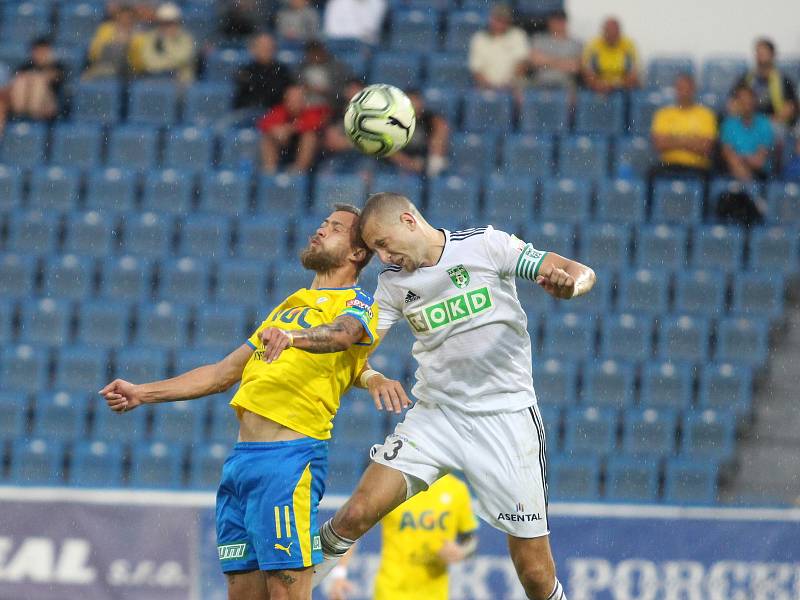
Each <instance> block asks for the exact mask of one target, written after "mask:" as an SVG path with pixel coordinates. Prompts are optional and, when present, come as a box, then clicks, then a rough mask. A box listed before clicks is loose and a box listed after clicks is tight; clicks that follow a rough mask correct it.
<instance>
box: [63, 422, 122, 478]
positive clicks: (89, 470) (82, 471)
mask: <svg viewBox="0 0 800 600" xmlns="http://www.w3.org/2000/svg"><path fill="white" fill-rule="evenodd" d="M109 412H111V411H109ZM126 416H127V415H126ZM120 420H122V419H120ZM125 420H126V421H127V419H125ZM124 458H125V452H124V448H123V446H122V445H121V444H120V443H119V440H117V439H113V441H108V442H106V441H100V440H94V441H89V440H80V441H78V442H76V444H75V446H74V447H73V449H72V461H71V463H70V470H69V484H70V485H77V486H83V487H92V488H103V487H120V486H122V473H123V471H122V469H123V464H124Z"/></svg>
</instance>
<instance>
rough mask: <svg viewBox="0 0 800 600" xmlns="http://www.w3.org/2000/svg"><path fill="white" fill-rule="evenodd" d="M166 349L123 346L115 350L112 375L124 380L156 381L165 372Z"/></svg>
mask: <svg viewBox="0 0 800 600" xmlns="http://www.w3.org/2000/svg"><path fill="white" fill-rule="evenodd" d="M167 358H168V354H167V351H166V350H164V349H162V348H148V347H143V346H136V345H130V346H125V347H123V348H121V349H119V350H117V352H116V359H115V361H114V363H115V365H116V368H115V369H114V375H116V376H117V377H119V378H120V379H125V380H126V381H141V382H145V381H156V380H158V379H164V377H165V376H166V374H167V364H168V360H167Z"/></svg>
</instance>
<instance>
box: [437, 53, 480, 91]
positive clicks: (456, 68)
mask: <svg viewBox="0 0 800 600" xmlns="http://www.w3.org/2000/svg"><path fill="white" fill-rule="evenodd" d="M427 73H428V77H427V85H428V86H429V87H435V88H447V89H454V88H455V89H459V90H462V89H468V88H469V87H471V86H472V74H471V73H470V72H469V67H468V66H467V63H466V61H465V60H464V56H463V55H461V54H457V53H454V52H447V53H437V54H430V55H428V61H427Z"/></svg>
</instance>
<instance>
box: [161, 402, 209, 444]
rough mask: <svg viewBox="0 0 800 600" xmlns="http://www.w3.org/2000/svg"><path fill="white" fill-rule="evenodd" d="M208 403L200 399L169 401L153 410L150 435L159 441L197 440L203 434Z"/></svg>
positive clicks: (191, 441) (200, 438) (201, 437)
mask: <svg viewBox="0 0 800 600" xmlns="http://www.w3.org/2000/svg"><path fill="white" fill-rule="evenodd" d="M207 409H208V405H207V404H206V403H205V402H203V401H202V400H191V401H188V402H170V403H168V404H167V405H165V406H159V407H158V408H157V409H155V410H153V429H152V432H151V437H152V439H153V440H155V441H159V442H167V443H169V442H190V443H193V442H198V441H200V440H202V439H203V437H204V434H205V427H206V419H207V417H208V410H207Z"/></svg>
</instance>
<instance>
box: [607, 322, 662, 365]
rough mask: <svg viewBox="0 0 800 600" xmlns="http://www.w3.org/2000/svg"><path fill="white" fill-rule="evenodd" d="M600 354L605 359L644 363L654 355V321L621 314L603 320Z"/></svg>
mask: <svg viewBox="0 0 800 600" xmlns="http://www.w3.org/2000/svg"><path fill="white" fill-rule="evenodd" d="M600 331H601V335H600V354H601V355H602V356H603V357H604V358H613V359H618V360H628V361H644V360H647V359H648V358H650V355H651V354H652V341H651V340H652V337H653V319H652V318H651V317H647V316H644V315H635V314H629V313H621V314H616V315H613V316H612V315H609V316H607V317H606V318H605V319H603V324H602V327H601V330H600Z"/></svg>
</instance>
